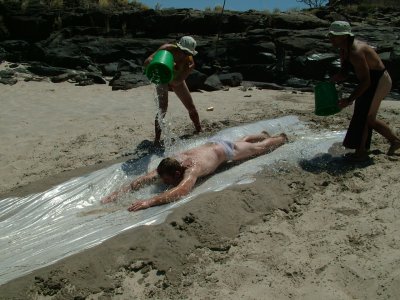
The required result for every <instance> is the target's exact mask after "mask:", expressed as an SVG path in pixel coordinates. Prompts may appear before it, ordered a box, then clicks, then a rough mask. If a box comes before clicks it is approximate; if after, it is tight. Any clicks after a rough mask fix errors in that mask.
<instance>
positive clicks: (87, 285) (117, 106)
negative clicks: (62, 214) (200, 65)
mask: <svg viewBox="0 0 400 300" xmlns="http://www.w3.org/2000/svg"><path fill="white" fill-rule="evenodd" d="M0 90H1V95H2V96H1V100H0V102H1V107H2V109H1V111H0V137H1V141H2V142H1V144H0V155H1V156H0V158H1V165H0V194H1V197H0V199H3V198H5V197H9V196H20V195H27V194H29V193H34V192H38V191H44V190H46V189H48V188H49V187H51V186H53V185H55V184H57V183H60V182H63V181H65V180H66V179H68V178H71V177H74V176H78V175H83V174H86V173H88V172H90V171H92V170H95V169H100V168H103V167H104V166H106V165H109V164H112V163H115V162H117V161H124V160H127V159H129V158H131V157H134V156H135V155H136V152H137V149H138V146H139V145H144V144H147V143H149V141H151V140H152V138H153V118H154V115H155V111H156V109H155V104H154V87H153V86H145V87H140V88H136V89H132V90H128V91H111V88H110V87H109V86H107V85H94V86H87V87H77V86H74V84H73V83H69V82H65V83H59V84H53V83H50V82H48V81H46V80H44V81H38V82H36V81H30V82H24V81H19V82H18V83H17V84H16V85H13V86H4V85H2V86H0ZM193 97H194V99H195V103H196V106H197V108H198V110H199V114H200V118H201V122H202V124H203V127H204V129H205V132H204V133H201V134H202V135H207V136H208V135H210V134H212V133H213V132H216V131H219V130H221V129H223V128H227V127H231V126H235V125H240V124H246V123H249V122H254V121H257V120H263V119H270V118H275V117H281V116H285V115H297V116H299V117H300V119H301V120H303V121H307V122H310V124H311V125H310V126H313V127H314V128H321V129H330V130H344V129H346V126H347V124H348V121H349V118H350V116H351V109H347V110H344V111H342V112H340V113H338V114H336V115H334V116H330V117H318V116H315V115H314V113H313V109H314V98H313V94H312V93H303V92H296V91H270V90H258V89H255V88H244V87H237V88H230V89H227V90H225V91H218V92H196V93H193ZM210 106H212V107H214V109H213V110H212V111H208V110H207V108H208V107H210ZM399 113H400V102H398V101H391V100H385V101H384V102H383V103H382V106H381V109H380V113H379V116H380V117H381V118H382V119H383V120H385V121H386V122H388V123H390V126H391V127H392V128H394V129H397V132H399V131H398V129H400V119H399ZM168 119H169V120H173V122H171V130H172V131H173V132H174V133H176V134H177V135H178V136H181V137H184V138H191V137H193V131H194V128H193V126H192V124H191V122H190V120H189V117H188V115H187V113H186V111H185V109H184V107H183V105H182V104H181V103H180V102H179V100H178V99H177V98H176V96H175V95H174V94H171V93H170V105H169V109H168ZM337 147H340V145H337ZM387 149H388V145H387V143H386V141H385V140H384V139H383V138H382V137H381V136H379V135H378V134H376V133H375V134H374V136H373V144H372V148H371V150H372V153H371V158H372V160H371V161H370V162H369V163H366V164H358V165H349V164H344V163H334V164H329V163H328V164H326V163H325V164H323V163H322V164H320V165H319V167H315V165H313V166H312V167H311V166H308V165H301V166H297V167H293V166H288V165H285V164H283V163H282V164H281V165H279V166H278V168H275V169H276V170H275V171H273V172H272V171H270V170H264V171H262V172H260V173H259V174H257V180H256V181H255V182H254V183H251V184H246V185H241V186H235V187H232V188H229V189H227V190H224V191H221V192H214V193H209V194H205V195H202V196H199V197H197V198H196V199H194V200H193V201H191V202H189V203H187V204H185V205H183V206H181V207H179V208H177V209H176V210H175V211H174V212H173V213H172V214H171V215H169V217H168V219H167V220H166V221H165V222H164V223H163V224H160V225H156V226H144V227H140V228H138V229H134V230H131V231H127V232H124V233H122V234H120V235H118V236H116V237H115V238H112V239H110V240H107V241H106V242H104V243H102V244H101V245H99V246H96V247H93V248H91V249H89V250H86V251H83V252H81V253H79V254H76V255H73V256H70V257H68V258H66V259H63V260H61V261H59V262H57V263H55V264H53V265H51V266H48V267H45V268H42V269H38V270H37V271H34V272H33V273H32V274H29V275H26V276H23V277H21V278H18V279H15V280H13V281H11V282H8V283H7V284H4V285H2V286H0V295H1V296H0V298H1V299H74V298H75V299H85V298H86V299H111V298H112V299H145V298H146V299H147V298H154V299H290V298H292V299H321V298H325V299H354V298H356V299H389V298H391V299H399V298H400V289H399V286H400V271H399V270H400V261H399V259H398V258H399V257H400V233H399V230H400V229H399V228H400V221H399V218H398V216H399V214H400V204H399V197H398V195H399V191H400V183H399V179H398V176H399V166H400V155H395V156H387V155H386V154H385V152H386V151H387ZM0 201H1V200H0Z"/></svg>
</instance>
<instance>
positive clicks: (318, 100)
mask: <svg viewBox="0 0 400 300" xmlns="http://www.w3.org/2000/svg"><path fill="white" fill-rule="evenodd" d="M314 92H315V94H314V95H315V114H316V115H317V116H329V115H333V114H336V113H337V112H339V111H340V107H339V106H338V102H339V97H338V93H337V90H336V87H335V84H334V83H333V82H320V83H318V84H317V85H316V86H315V88H314Z"/></svg>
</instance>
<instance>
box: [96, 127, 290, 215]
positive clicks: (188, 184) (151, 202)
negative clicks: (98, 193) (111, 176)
mask: <svg viewBox="0 0 400 300" xmlns="http://www.w3.org/2000/svg"><path fill="white" fill-rule="evenodd" d="M286 142H287V136H286V134H284V133H281V134H279V135H276V136H273V137H271V136H270V135H269V134H268V133H267V132H265V131H263V132H262V133H261V134H257V135H248V136H244V137H242V138H241V139H239V140H237V141H235V142H231V141H226V140H223V139H217V138H212V139H210V140H208V141H207V142H206V143H205V144H204V145H201V146H198V147H195V148H192V149H189V150H187V151H184V152H181V153H178V154H177V155H175V156H174V157H167V158H164V159H163V160H162V161H161V162H160V164H159V165H158V167H157V169H156V170H154V171H152V172H149V173H148V174H146V175H144V176H141V177H139V178H137V179H136V180H134V181H133V182H131V183H130V184H129V185H127V186H125V187H122V188H121V189H120V190H118V191H115V192H113V193H112V194H111V195H109V196H107V197H105V198H104V199H102V201H101V202H102V203H108V202H112V201H115V200H116V199H117V198H118V197H120V196H122V195H123V194H125V193H127V192H129V191H134V190H138V189H140V188H141V187H143V186H144V185H146V184H150V183H152V182H153V181H154V180H155V179H156V178H158V177H160V178H161V180H162V181H163V182H164V183H165V184H169V185H173V186H174V187H173V188H171V189H169V190H167V191H165V192H163V193H161V194H159V195H157V196H154V197H152V198H150V199H147V200H140V201H137V202H134V203H133V204H132V205H131V206H130V207H129V208H128V210H129V211H137V210H141V209H145V208H148V207H151V206H156V205H162V204H166V203H169V202H172V201H175V200H178V199H179V198H181V197H183V196H185V195H187V194H189V193H190V191H191V190H192V188H193V186H194V185H195V183H196V181H197V179H198V178H200V177H203V176H207V175H210V174H212V173H213V172H214V171H215V170H216V169H217V168H218V167H219V166H220V165H221V164H223V163H224V162H227V161H239V160H245V159H248V158H251V157H255V156H260V155H263V154H266V153H269V152H271V151H273V150H275V149H276V148H278V147H279V146H281V145H283V144H284V143H286Z"/></svg>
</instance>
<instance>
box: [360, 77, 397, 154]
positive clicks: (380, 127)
mask: <svg viewBox="0 0 400 300" xmlns="http://www.w3.org/2000/svg"><path fill="white" fill-rule="evenodd" d="M391 87H392V80H391V78H390V75H389V74H388V73H387V72H385V73H384V74H383V75H382V78H381V79H380V80H379V84H378V87H377V89H376V93H375V96H374V99H373V100H372V103H371V108H370V109H369V112H368V117H367V122H368V126H369V127H371V128H372V129H374V130H376V131H377V132H378V133H380V134H381V135H382V136H384V137H385V138H386V139H387V140H388V141H389V143H390V146H391V147H390V149H389V151H388V154H389V155H391V154H393V153H394V151H396V150H397V149H399V148H400V139H399V138H398V137H397V136H396V135H395V134H394V133H393V131H392V130H391V129H390V128H389V126H388V125H387V124H386V123H385V122H383V121H381V120H377V119H376V115H377V114H378V110H379V107H380V105H381V102H382V100H383V99H384V98H385V97H386V96H387V95H388V93H389V92H390V89H391Z"/></svg>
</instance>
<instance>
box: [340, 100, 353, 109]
mask: <svg viewBox="0 0 400 300" xmlns="http://www.w3.org/2000/svg"><path fill="white" fill-rule="evenodd" d="M352 104H353V101H349V98H343V99H340V100H339V103H338V105H339V107H340V108H345V107H347V106H350V105H352Z"/></svg>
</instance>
